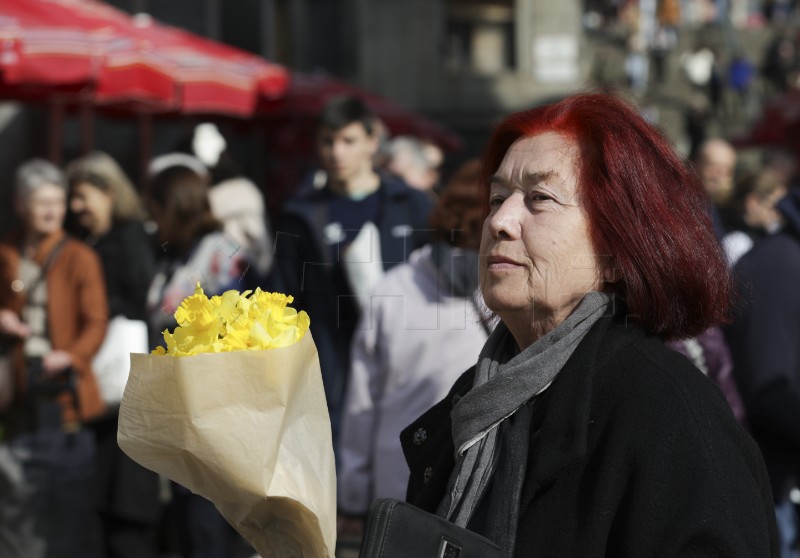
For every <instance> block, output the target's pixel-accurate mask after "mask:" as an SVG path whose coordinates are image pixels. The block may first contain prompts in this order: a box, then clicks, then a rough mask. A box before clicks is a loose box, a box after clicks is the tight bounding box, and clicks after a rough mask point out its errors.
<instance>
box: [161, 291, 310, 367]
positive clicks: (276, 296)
mask: <svg viewBox="0 0 800 558" xmlns="http://www.w3.org/2000/svg"><path fill="white" fill-rule="evenodd" d="M293 300H294V299H293V298H292V297H291V296H289V295H285V294H281V293H268V292H265V291H262V290H261V289H260V288H257V289H256V290H255V292H253V291H245V292H243V293H241V294H240V293H239V292H237V291H227V292H225V293H223V294H222V295H221V296H213V297H211V298H208V297H206V295H205V293H204V292H203V289H202V288H201V287H200V284H199V283H198V285H197V287H196V288H195V291H194V294H193V295H191V296H189V297H186V298H185V299H184V300H183V302H181V305H180V306H179V307H178V309H177V310H176V311H175V320H176V321H177V322H178V327H176V328H175V330H174V331H173V332H172V333H170V332H169V331H168V330H165V331H164V341H165V342H166V345H167V347H166V349H164V348H163V347H157V348H156V349H155V350H154V351H153V354H156V355H165V354H166V355H173V356H188V355H196V354H200V353H221V352H227V351H242V350H260V349H274V348H279V347H288V346H289V345H293V344H295V343H297V342H298V341H300V339H302V338H303V336H304V335H305V334H306V332H307V331H308V328H309V325H310V323H311V321H310V319H309V317H308V314H306V313H305V312H302V311H301V312H297V311H296V310H295V309H294V308H291V307H289V306H288V304H290V303H291V302H292V301H293Z"/></svg>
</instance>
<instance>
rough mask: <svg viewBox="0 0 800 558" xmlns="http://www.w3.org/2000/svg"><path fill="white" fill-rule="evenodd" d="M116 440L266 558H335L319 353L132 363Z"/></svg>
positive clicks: (151, 358)
mask: <svg viewBox="0 0 800 558" xmlns="http://www.w3.org/2000/svg"><path fill="white" fill-rule="evenodd" d="M117 440H118V442H119V446H120V447H121V448H122V450H123V451H124V452H125V453H126V454H128V455H129V456H130V457H131V458H132V459H133V460H134V461H136V462H137V463H139V464H140V465H142V466H144V467H146V468H148V469H151V470H153V471H155V472H157V473H159V474H161V475H164V476H165V477H167V478H169V479H171V480H173V481H175V482H177V483H179V484H181V485H183V486H185V487H187V488H188V489H190V490H191V491H192V492H194V493H195V494H199V495H201V496H203V497H205V498H207V499H208V500H211V501H212V502H213V503H214V505H215V506H216V507H217V509H218V510H219V511H220V512H221V513H222V515H223V516H224V517H225V519H226V520H227V521H228V522H229V523H230V524H231V525H233V527H234V528H235V529H236V530H237V531H239V533H241V534H242V536H243V537H244V538H245V539H247V540H248V541H249V542H250V544H252V545H253V547H254V548H255V549H256V551H258V552H259V554H261V556H263V557H264V558H273V557H274V558H294V557H302V558H318V557H333V556H334V548H335V545H336V471H335V465H334V457H333V444H332V441H331V425H330V419H329V417H328V408H327V404H326V401H325V393H324V390H323V387H322V376H321V374H320V368H319V359H318V357H317V349H316V347H315V346H314V342H313V340H312V338H311V334H310V333H306V335H305V336H304V337H303V339H302V340H301V341H299V342H298V343H297V344H296V345H293V346H290V347H286V348H282V349H271V350H264V351H235V352H227V353H209V354H200V355H196V356H188V357H173V356H157V355H141V354H132V355H131V373H130V378H129V380H128V384H127V386H126V387H125V393H124V395H123V398H122V403H121V405H120V411H119V430H118V433H117Z"/></svg>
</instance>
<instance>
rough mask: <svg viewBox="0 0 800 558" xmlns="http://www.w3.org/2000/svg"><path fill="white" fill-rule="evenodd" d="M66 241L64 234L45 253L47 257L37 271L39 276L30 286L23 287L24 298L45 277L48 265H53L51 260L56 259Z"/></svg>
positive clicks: (48, 269)
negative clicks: (48, 251)
mask: <svg viewBox="0 0 800 558" xmlns="http://www.w3.org/2000/svg"><path fill="white" fill-rule="evenodd" d="M66 243H67V237H66V235H65V236H63V237H62V238H61V240H59V241H58V244H56V245H55V246H54V247H53V249H52V250H50V253H49V254H47V259H45V261H44V263H43V264H42V269H41V272H40V273H39V276H38V277H37V278H36V279H34V280H33V283H32V284H31V286H30V287H28V288H27V289H25V298H26V299H27V298H28V296H29V295H30V293H32V292H33V291H34V290H36V288H37V287H38V286H39V284H40V283H41V282H42V281H43V280H44V279H45V277H46V276H47V272H48V271H50V267H51V266H52V265H53V262H54V261H56V258H57V257H58V255H59V254H60V253H61V250H63V249H64V245H65V244H66Z"/></svg>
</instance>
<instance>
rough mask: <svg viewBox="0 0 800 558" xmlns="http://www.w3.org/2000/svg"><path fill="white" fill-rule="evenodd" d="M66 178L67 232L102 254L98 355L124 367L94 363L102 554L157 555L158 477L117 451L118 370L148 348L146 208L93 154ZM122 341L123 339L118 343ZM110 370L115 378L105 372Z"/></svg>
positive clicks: (115, 170) (150, 255) (151, 260)
mask: <svg viewBox="0 0 800 558" xmlns="http://www.w3.org/2000/svg"><path fill="white" fill-rule="evenodd" d="M66 174H67V182H68V184H69V196H70V199H69V207H70V209H71V211H72V217H73V221H74V222H75V225H76V226H75V228H74V231H73V232H74V233H75V234H76V236H78V237H79V238H82V239H83V240H84V242H85V243H86V244H88V245H89V246H91V247H92V248H94V250H95V252H97V254H98V256H99V257H100V262H101V264H102V268H103V275H104V277H105V283H106V287H107V292H108V306H109V315H110V317H111V323H110V325H109V338H108V339H107V340H106V344H104V347H103V349H101V353H100V354H101V355H108V354H109V353H108V352H107V351H108V349H109V347H107V345H108V344H109V343H110V344H111V345H116V346H117V348H116V349H115V348H114V347H111V349H112V350H111V353H112V354H111V355H110V356H111V358H112V360H111V362H112V364H113V363H119V365H120V366H121V367H122V368H121V369H120V368H118V367H112V368H111V369H109V367H107V366H101V365H99V364H98V363H97V362H96V363H95V374H98V375H99V377H100V379H104V378H109V379H111V380H112V381H111V382H108V381H105V382H103V381H101V382H100V391H101V394H102V395H103V396H104V399H106V402H107V403H108V411H107V413H106V414H105V415H104V416H103V417H101V418H100V419H99V420H96V421H94V422H93V423H92V428H93V429H94V431H95V434H96V437H97V448H98V460H97V478H96V490H95V494H96V498H97V499H96V502H95V503H96V505H97V508H98V512H99V515H100V518H101V520H102V523H103V545H104V555H105V556H107V557H108V558H122V557H126V556H129V557H134V556H136V557H145V558H146V557H150V556H152V557H155V556H158V548H157V545H156V533H157V527H158V522H159V520H160V517H161V503H160V501H159V491H158V487H159V484H158V476H157V475H156V474H155V473H153V472H152V471H148V470H147V469H144V468H143V467H141V466H139V465H138V464H136V463H135V462H134V461H132V460H131V459H130V458H129V457H128V456H126V455H125V454H124V453H122V451H121V450H120V449H119V446H117V418H118V406H117V403H118V401H119V397H121V395H122V393H121V390H122V388H123V387H124V380H125V378H126V376H125V375H117V373H119V374H125V373H126V372H127V365H128V363H129V357H128V352H129V351H135V352H146V351H147V350H148V342H147V326H146V317H147V316H146V303H147V291H148V289H149V287H150V282H151V280H152V278H153V275H154V273H155V255H154V251H153V247H152V243H151V240H150V236H149V235H148V234H147V233H146V232H145V230H144V225H143V221H144V219H145V217H146V214H145V210H144V205H143V203H142V201H141V199H140V198H139V195H138V194H137V193H136V190H135V189H134V187H133V185H132V184H131V181H130V180H129V179H128V177H127V176H126V175H125V172H124V171H123V170H122V168H120V166H119V165H118V164H117V162H116V161H115V160H114V159H113V158H112V157H111V156H110V155H108V154H107V153H103V152H101V151H94V152H92V153H89V154H88V155H86V156H84V157H81V158H80V159H77V160H75V161H73V162H72V163H70V165H69V166H68V167H67V172H66ZM137 326H140V327H138V329H136V328H137ZM132 327H133V328H134V329H133V332H131V328H132ZM115 328H118V329H117V331H116V332H115V331H114V329H115ZM135 332H139V335H138V337H139V339H140V341H139V347H134V346H129V345H128V344H129V343H130V340H131V339H132V338H134V335H133V333H135ZM115 335H116V336H117V337H115ZM120 338H124V339H125V342H121V341H118V340H119V339H120ZM113 353H116V354H113ZM120 359H121V360H122V362H119V361H120ZM109 370H113V371H114V372H115V373H114V374H111V375H109V373H108V371H109ZM120 370H121V372H120Z"/></svg>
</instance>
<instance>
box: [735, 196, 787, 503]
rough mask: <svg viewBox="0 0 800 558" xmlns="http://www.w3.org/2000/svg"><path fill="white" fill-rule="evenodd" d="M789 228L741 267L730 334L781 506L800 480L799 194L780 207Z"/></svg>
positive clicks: (760, 244)
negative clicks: (735, 309) (737, 302)
mask: <svg viewBox="0 0 800 558" xmlns="http://www.w3.org/2000/svg"><path fill="white" fill-rule="evenodd" d="M778 207H779V209H780V210H781V212H782V213H783V215H784V217H785V218H786V222H787V226H786V227H785V228H784V229H783V230H782V231H781V232H779V233H776V234H773V235H769V236H767V237H765V238H763V239H762V240H761V241H760V242H758V243H756V245H755V246H754V247H753V249H752V250H750V252H748V253H747V254H745V255H744V256H742V259H741V260H739V262H738V263H737V264H736V267H735V276H736V279H737V285H738V288H739V294H740V302H741V304H740V306H739V309H738V312H737V313H736V318H735V320H734V322H733V323H732V324H730V325H729V326H728V327H727V328H726V329H725V334H726V336H727V337H728V345H730V348H731V355H732V356H733V364H734V367H733V374H734V377H735V378H736V383H737V385H738V387H739V392H740V393H741V394H742V399H743V400H744V403H745V408H746V410H747V418H748V421H749V422H750V424H751V426H752V431H753V436H754V437H755V439H756V441H757V442H758V443H759V446H760V447H761V451H762V453H763V455H764V461H765V462H766V464H767V470H768V471H769V475H770V479H771V481H772V488H773V491H774V496H775V499H776V501H778V502H783V501H786V499H787V498H788V497H789V492H790V490H791V489H792V488H794V486H795V485H796V483H797V481H798V478H800V192H797V191H795V192H793V193H792V194H790V195H789V196H787V197H786V198H784V199H783V200H781V202H780V203H779V205H778Z"/></svg>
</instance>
